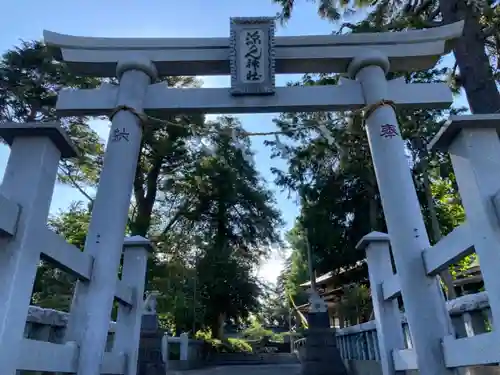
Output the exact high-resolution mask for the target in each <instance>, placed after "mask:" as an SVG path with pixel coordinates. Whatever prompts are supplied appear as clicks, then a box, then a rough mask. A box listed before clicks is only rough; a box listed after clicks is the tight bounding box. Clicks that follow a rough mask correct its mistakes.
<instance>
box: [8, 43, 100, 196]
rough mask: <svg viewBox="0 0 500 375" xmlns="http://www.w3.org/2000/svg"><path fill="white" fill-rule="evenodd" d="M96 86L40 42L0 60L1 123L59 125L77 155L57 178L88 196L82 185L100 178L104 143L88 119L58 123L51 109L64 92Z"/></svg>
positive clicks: (18, 48) (63, 165) (23, 45)
mask: <svg viewBox="0 0 500 375" xmlns="http://www.w3.org/2000/svg"><path fill="white" fill-rule="evenodd" d="M99 84H100V80H98V79H94V78H89V77H79V76H76V75H74V74H71V73H70V71H69V69H68V68H67V66H66V65H65V64H64V63H61V62H58V61H56V60H55V59H54V58H53V57H52V55H51V54H50V51H49V50H48V48H47V47H46V46H45V45H44V44H43V43H42V42H39V41H30V42H22V43H21V44H20V45H19V46H16V47H14V48H12V49H10V50H8V51H6V52H5V53H4V54H3V55H2V57H1V59H0V121H2V122H8V121H12V122H36V121H60V122H61V124H62V126H63V128H64V129H65V130H66V131H67V132H68V135H69V137H70V138H71V140H72V141H73V142H74V143H75V145H76V147H77V149H78V151H79V153H80V155H81V156H80V157H79V158H74V159H68V160H64V161H61V163H60V165H59V179H60V181H61V182H63V183H69V184H71V185H72V186H74V187H76V188H77V189H79V190H80V191H81V192H82V193H83V194H84V195H86V196H88V194H87V193H86V192H85V190H84V185H86V184H89V183H95V182H96V181H97V179H98V175H99V174H98V172H99V168H100V165H101V164H102V156H103V151H104V145H103V142H102V140H100V138H99V136H98V134H97V133H96V132H95V131H93V130H92V129H91V127H90V126H89V120H90V119H89V118H86V117H69V118H64V119H60V120H59V119H58V117H57V116H56V111H55V105H56V101H57V94H58V93H59V91H60V90H61V89H63V88H74V89H78V88H95V87H97V86H98V85H99Z"/></svg>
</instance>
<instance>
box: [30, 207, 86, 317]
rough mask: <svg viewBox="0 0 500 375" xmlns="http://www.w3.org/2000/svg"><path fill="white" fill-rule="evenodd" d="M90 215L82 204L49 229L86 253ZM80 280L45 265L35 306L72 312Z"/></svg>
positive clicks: (36, 288) (37, 284) (34, 297)
mask: <svg viewBox="0 0 500 375" xmlns="http://www.w3.org/2000/svg"><path fill="white" fill-rule="evenodd" d="M89 220H90V213H89V211H88V209H87V207H85V206H84V205H83V204H82V203H81V202H77V203H73V204H72V205H71V206H70V207H69V208H68V210H67V211H63V212H60V213H59V215H57V216H55V217H52V218H50V219H49V223H48V224H49V228H50V229H52V230H53V231H54V232H56V233H57V234H59V235H61V236H62V237H64V238H65V239H66V241H68V242H69V243H71V244H73V245H75V246H76V247H78V248H79V249H80V250H83V246H84V244H85V238H86V235H87V229H88V224H89ZM75 282H76V279H75V278H74V277H73V276H71V275H69V274H67V273H65V272H64V271H62V270H59V269H57V268H55V267H53V266H52V265H51V264H50V263H49V262H47V261H44V260H43V259H42V262H41V264H40V266H39V267H38V270H37V276H36V279H35V285H34V287H33V295H32V303H33V304H36V305H38V306H41V307H46V308H52V309H57V310H62V311H68V310H69V307H70V304H71V300H72V297H73V289H74V285H75Z"/></svg>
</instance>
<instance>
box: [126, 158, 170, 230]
mask: <svg viewBox="0 0 500 375" xmlns="http://www.w3.org/2000/svg"><path fill="white" fill-rule="evenodd" d="M162 163H163V157H161V156H158V157H157V158H156V159H154V160H152V165H151V168H150V169H149V171H148V172H147V174H145V173H144V172H143V171H142V169H141V167H140V163H139V165H138V167H137V172H136V176H135V181H134V197H135V201H136V204H137V211H136V214H135V217H134V218H133V220H131V222H130V232H131V234H132V235H133V236H134V235H137V236H143V237H145V236H146V235H147V234H148V230H149V226H150V225H151V215H152V213H153V206H154V204H155V200H156V194H157V192H158V177H159V176H160V171H161V166H162ZM144 174H145V176H144ZM144 177H145V181H144Z"/></svg>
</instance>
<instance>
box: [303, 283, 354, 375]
mask: <svg viewBox="0 0 500 375" xmlns="http://www.w3.org/2000/svg"><path fill="white" fill-rule="evenodd" d="M309 304H310V307H309V313H308V317H307V321H308V324H309V329H308V330H307V331H306V332H305V337H306V343H305V354H304V359H303V361H302V368H301V375H347V374H348V372H347V369H346V367H345V365H344V362H343V361H342V358H341V356H340V352H339V350H338V348H337V340H336V337H335V329H333V328H330V318H329V316H328V307H327V305H326V303H325V301H323V299H322V298H321V297H320V296H319V295H318V294H317V292H316V291H311V295H310V297H309Z"/></svg>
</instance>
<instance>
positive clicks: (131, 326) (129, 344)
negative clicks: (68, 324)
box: [113, 236, 152, 375]
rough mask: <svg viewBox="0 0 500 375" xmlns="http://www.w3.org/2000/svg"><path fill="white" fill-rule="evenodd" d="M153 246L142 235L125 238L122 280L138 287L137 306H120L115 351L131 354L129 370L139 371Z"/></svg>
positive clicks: (135, 291) (128, 357)
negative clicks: (146, 292) (145, 292)
mask: <svg viewBox="0 0 500 375" xmlns="http://www.w3.org/2000/svg"><path fill="white" fill-rule="evenodd" d="M151 250H152V247H151V243H150V241H149V240H147V239H145V238H144V237H141V236H133V237H128V238H125V241H124V244H123V266H122V282H123V283H124V284H125V285H128V286H130V287H132V288H134V294H133V297H134V300H133V306H132V307H129V306H123V305H120V306H119V307H118V316H117V319H116V328H115V337H114V340H113V341H114V342H113V352H116V353H125V354H126V355H127V365H126V367H125V368H126V369H127V373H126V374H125V375H135V374H136V373H137V359H138V355H139V340H140V337H141V322H142V313H143V306H144V286H145V285H144V284H145V281H146V270H147V265H148V255H149V253H150V252H151Z"/></svg>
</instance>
